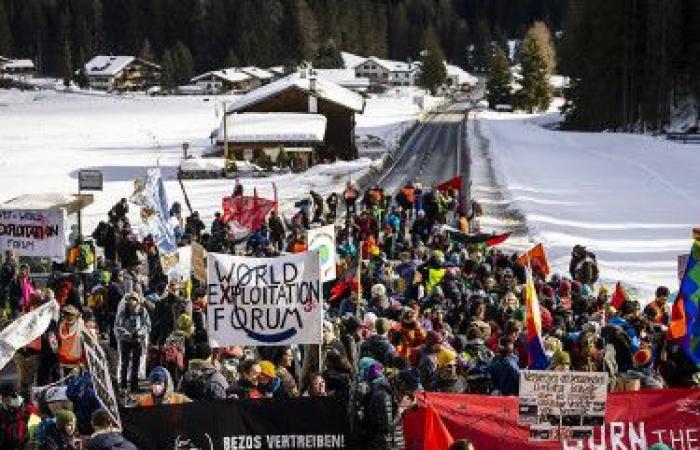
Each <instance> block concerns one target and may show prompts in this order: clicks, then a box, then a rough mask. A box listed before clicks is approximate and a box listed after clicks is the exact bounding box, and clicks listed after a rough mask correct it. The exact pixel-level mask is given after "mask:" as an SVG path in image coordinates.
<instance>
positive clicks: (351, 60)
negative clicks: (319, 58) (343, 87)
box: [340, 52, 367, 69]
mask: <svg viewBox="0 0 700 450" xmlns="http://www.w3.org/2000/svg"><path fill="white" fill-rule="evenodd" d="M340 57H341V58H343V66H345V68H346V69H354V68H355V67H357V66H358V65H359V64H360V63H363V62H364V61H365V60H366V59H367V58H365V57H364V56H359V55H355V54H353V53H349V52H340Z"/></svg>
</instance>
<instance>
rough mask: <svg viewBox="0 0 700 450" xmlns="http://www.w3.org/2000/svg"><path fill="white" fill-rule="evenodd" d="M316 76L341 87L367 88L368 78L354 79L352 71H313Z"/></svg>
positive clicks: (353, 71)
mask: <svg viewBox="0 0 700 450" xmlns="http://www.w3.org/2000/svg"><path fill="white" fill-rule="evenodd" d="M314 70H315V71H316V74H317V75H318V76H319V77H321V78H325V79H326V80H328V81H332V82H333V83H337V84H339V85H341V86H353V87H356V86H359V87H362V86H369V78H365V77H356V76H355V70H353V69H314Z"/></svg>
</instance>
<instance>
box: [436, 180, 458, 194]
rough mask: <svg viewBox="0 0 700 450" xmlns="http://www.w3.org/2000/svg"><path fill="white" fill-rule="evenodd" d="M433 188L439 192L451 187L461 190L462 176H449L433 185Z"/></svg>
mask: <svg viewBox="0 0 700 450" xmlns="http://www.w3.org/2000/svg"><path fill="white" fill-rule="evenodd" d="M435 189H437V190H438V191H440V192H445V191H449V190H452V189H457V190H458V191H460V192H462V177H454V178H451V179H449V180H447V181H445V182H444V183H440V184H438V185H437V186H435Z"/></svg>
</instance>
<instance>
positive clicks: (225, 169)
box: [221, 100, 228, 178]
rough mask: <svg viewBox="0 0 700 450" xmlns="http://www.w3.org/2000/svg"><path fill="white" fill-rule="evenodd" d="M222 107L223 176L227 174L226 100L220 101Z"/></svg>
mask: <svg viewBox="0 0 700 450" xmlns="http://www.w3.org/2000/svg"><path fill="white" fill-rule="evenodd" d="M221 104H222V105H223V108H224V178H226V177H227V176H228V129H227V127H226V122H227V120H226V117H227V114H226V100H224V101H223V102H221Z"/></svg>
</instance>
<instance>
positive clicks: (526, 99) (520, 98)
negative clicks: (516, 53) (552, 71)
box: [516, 39, 552, 113]
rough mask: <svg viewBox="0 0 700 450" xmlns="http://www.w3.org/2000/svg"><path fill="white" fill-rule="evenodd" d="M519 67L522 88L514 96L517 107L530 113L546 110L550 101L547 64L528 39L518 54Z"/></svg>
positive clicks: (537, 47)
mask: <svg viewBox="0 0 700 450" xmlns="http://www.w3.org/2000/svg"><path fill="white" fill-rule="evenodd" d="M520 67H521V75H522V79H521V80H520V85H521V86H522V87H521V89H520V90H519V91H518V92H517V95H516V100H517V102H516V103H517V106H518V107H519V108H521V109H525V110H527V111H529V112H530V113H533V112H534V111H535V110H537V109H539V110H546V109H547V108H549V104H550V103H551V100H552V98H551V93H550V91H549V76H548V75H547V63H546V62H545V60H544V58H543V56H542V51H541V50H540V48H539V45H538V44H537V41H535V40H534V39H528V40H526V41H525V42H524V43H523V48H522V50H521V53H520Z"/></svg>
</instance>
